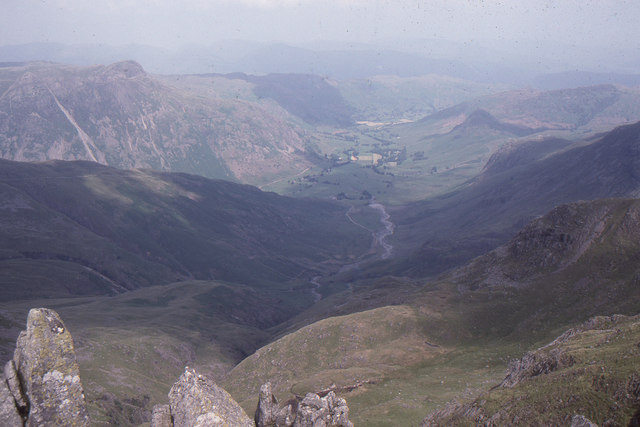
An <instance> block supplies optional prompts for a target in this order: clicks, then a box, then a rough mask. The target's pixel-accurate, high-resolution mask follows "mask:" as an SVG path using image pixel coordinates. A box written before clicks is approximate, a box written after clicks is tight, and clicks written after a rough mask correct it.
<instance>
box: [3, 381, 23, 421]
mask: <svg viewBox="0 0 640 427" xmlns="http://www.w3.org/2000/svg"><path fill="white" fill-rule="evenodd" d="M0 425H1V426H4V427H22V417H20V414H18V409H17V408H16V402H15V400H14V399H13V396H12V395H11V392H10V391H9V388H8V387H7V384H6V382H4V381H0Z"/></svg>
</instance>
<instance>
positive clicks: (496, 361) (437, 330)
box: [223, 199, 640, 426]
mask: <svg viewBox="0 0 640 427" xmlns="http://www.w3.org/2000/svg"><path fill="white" fill-rule="evenodd" d="M638 218H640V202H639V201H638V200H636V199H623V200H606V201H596V202H590V203H579V204H575V205H569V206H566V207H562V208H558V209H557V210H554V211H552V212H550V213H549V214H548V215H546V216H545V217H543V218H541V219H540V220H537V221H535V222H533V223H531V224H530V225H529V226H528V227H527V228H525V229H524V230H523V231H522V232H521V233H520V234H518V235H517V236H516V237H514V239H513V240H512V241H511V242H510V243H509V244H508V245H505V246H503V247H501V248H499V249H497V250H495V251H494V252H491V253H490V254H488V255H486V256H484V257H481V258H478V259H476V260H474V261H473V263H471V264H469V265H467V266H466V267H464V268H461V269H458V270H455V271H453V272H452V273H451V274H449V275H447V276H444V277H442V278H440V279H439V280H437V281H431V282H429V281H425V280H422V281H414V282H407V281H406V279H395V280H392V279H387V280H386V281H385V280H378V281H377V282H376V283H374V284H371V283H369V282H368V281H365V280H363V281H360V282H354V283H353V284H352V287H351V289H350V290H347V291H345V292H344V293H343V294H336V295H333V296H331V297H330V298H328V299H327V300H324V301H322V302H320V303H319V304H318V305H317V306H315V307H313V308H312V309H311V310H310V312H308V313H303V314H301V315H299V316H297V317H296V319H297V321H298V322H300V323H299V324H298V325H300V324H304V323H305V319H309V318H313V317H314V316H320V317H326V316H333V317H329V318H327V319H325V320H321V321H319V322H316V323H313V324H311V325H309V326H306V327H303V328H301V329H299V330H297V331H295V332H293V333H291V334H288V335H285V336H283V337H282V338H280V339H279V340H277V341H275V342H272V343H271V344H269V345H268V346H266V347H264V348H262V349H260V350H258V351H257V352H256V353H255V354H253V355H252V356H250V357H249V358H247V359H245V360H244V361H243V362H242V363H240V364H239V365H238V366H237V367H235V368H234V370H232V371H231V373H230V374H229V375H228V377H227V378H226V379H225V380H224V382H223V384H224V385H225V386H226V387H228V388H229V390H231V391H232V394H233V395H234V396H235V397H236V398H237V399H239V400H240V401H241V402H243V404H244V405H245V408H246V409H247V410H249V411H250V410H252V409H253V408H255V398H254V397H253V396H254V395H255V390H257V387H259V384H258V383H260V382H266V381H267V380H271V381H272V383H273V384H275V390H276V394H279V397H287V396H289V394H290V393H295V394H300V395H304V393H305V392H307V391H312V390H320V389H327V388H332V387H335V388H336V389H337V390H340V391H341V392H342V395H343V396H344V397H346V399H347V401H348V402H349V405H350V408H351V410H352V414H353V416H352V418H353V419H354V422H358V423H360V424H366V425H381V426H383V425H384V426H391V425H411V424H416V423H418V422H419V421H420V419H422V418H423V417H424V416H425V414H427V413H428V412H430V411H432V410H435V409H436V408H438V407H441V406H442V405H444V404H445V402H447V401H448V400H450V399H452V398H453V397H458V398H461V399H462V398H470V397H472V396H475V395H476V394H477V393H479V392H480V391H481V390H483V389H487V388H489V387H490V386H492V385H495V384H498V383H499V382H500V380H501V379H502V377H503V375H504V374H503V372H504V370H505V368H506V366H507V362H508V361H509V360H510V359H512V358H514V357H520V356H521V355H522V354H523V353H525V351H526V350H528V349H531V348H536V347H538V346H540V345H542V344H543V343H545V342H548V341H549V340H551V339H552V338H553V337H554V336H557V335H558V334H559V333H560V332H562V331H563V330H564V329H566V328H567V327H570V326H572V325H575V324H576V323H578V322H582V321H585V320H586V319H588V318H589V317H591V316H595V315H610V314H613V313H624V314H633V313H638V312H639V311H640V294H638V292H640V291H639V288H638V286H637V275H638V265H640V264H638V260H639V259H638V257H639V256H640V255H639V254H640V246H639V245H638V241H639V240H638V239H637V237H638V236H639V235H640V222H639V221H638ZM516 273H518V275H516ZM504 277H506V278H508V279H509V280H506V279H502V278H504ZM389 302H392V303H395V304H397V305H392V306H389V305H388V304H389ZM375 307H378V308H375ZM361 310H366V311H361ZM319 312H322V313H323V314H319ZM283 327H284V328H286V329H288V330H291V329H293V330H295V329H296V328H295V325H292V324H291V323H289V324H288V326H286V325H285V326H280V327H279V329H280V330H282V328H283ZM294 349H295V350H294ZM604 363H605V365H606V364H607V363H608V362H604ZM606 366H608V365H606ZM631 366H633V365H628V368H629V367H631ZM605 369H608V367H607V368H605ZM625 369H627V368H625ZM465 396H466V397H465ZM567 397H568V396H565V397H564V398H567ZM252 399H253V400H252Z"/></svg>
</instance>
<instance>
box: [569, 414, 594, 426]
mask: <svg viewBox="0 0 640 427" xmlns="http://www.w3.org/2000/svg"><path fill="white" fill-rule="evenodd" d="M571 427H598V424H596V423H593V422H591V421H590V420H589V419H588V418H586V417H584V416H582V415H574V417H573V418H572V419H571Z"/></svg>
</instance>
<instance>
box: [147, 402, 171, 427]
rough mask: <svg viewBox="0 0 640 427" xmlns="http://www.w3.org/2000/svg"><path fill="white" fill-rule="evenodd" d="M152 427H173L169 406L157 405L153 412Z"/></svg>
mask: <svg viewBox="0 0 640 427" xmlns="http://www.w3.org/2000/svg"><path fill="white" fill-rule="evenodd" d="M151 427H173V420H172V419H171V409H170V407H169V405H155V406H154V407H153V411H152V412H151Z"/></svg>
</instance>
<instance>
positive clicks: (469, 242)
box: [392, 122, 640, 275]
mask: <svg viewBox="0 0 640 427" xmlns="http://www.w3.org/2000/svg"><path fill="white" fill-rule="evenodd" d="M542 143H543V144H544V143H545V142H544V140H543V141H542ZM531 145H532V146H533V147H535V142H531ZM547 149H548V148H547ZM543 151H544V150H543ZM518 153H519V152H518V151H517V150H515V151H513V152H512V155H513V156H517V155H519V154H518ZM523 160H524V159H520V160H514V161H513V162H512V161H511V160H509V155H508V154H507V155H506V157H505V158H503V160H502V161H501V163H502V164H503V165H509V164H511V163H513V167H506V168H505V169H503V170H500V169H498V168H497V167H498V166H497V164H496V165H495V167H496V168H495V169H489V170H487V171H485V174H483V175H480V176H479V177H477V178H476V179H474V180H472V181H471V182H469V183H468V184H467V185H466V186H462V187H461V188H460V189H458V190H456V191H454V192H451V193H448V194H445V195H442V196H439V197H436V198H434V199H431V200H428V201H424V202H417V203H414V204H410V205H408V207H406V208H405V209H397V210H396V211H395V212H394V213H393V214H392V216H393V217H394V218H395V220H396V221H397V225H398V227H397V229H396V238H398V239H400V240H401V241H404V242H405V245H407V247H409V245H411V244H412V243H413V242H417V239H418V236H420V238H421V240H422V242H421V243H420V244H421V248H420V249H419V250H418V254H417V255H416V256H415V258H412V260H410V261H408V262H407V263H403V265H404V267H399V268H408V269H409V270H412V271H413V272H414V273H415V274H418V275H420V274H425V273H439V272H442V271H444V270H445V269H447V268H448V267H452V266H453V265H455V263H457V262H460V261H461V260H464V259H470V258H472V257H473V256H476V255H479V254H481V253H482V252H484V251H486V250H488V249H491V248H492V246H491V245H493V247H495V246H497V244H500V243H503V242H504V239H506V238H508V237H509V236H510V235H512V234H513V233H515V232H516V231H517V230H518V229H519V228H520V227H522V226H523V225H524V224H526V223H527V222H528V221H529V220H531V219H532V218H533V217H535V216H536V215H540V214H542V213H544V212H545V210H548V209H551V208H553V207H554V206H557V205H559V204H562V203H568V202H573V201H578V200H592V199H597V198H606V197H637V196H638V195H640V122H639V123H636V124H633V125H627V126H621V127H618V128H616V129H614V130H612V131H611V132H608V133H606V134H604V135H603V136H601V137H600V138H599V139H597V140H596V141H595V142H592V143H591V144H589V145H586V146H582V147H577V148H574V149H572V150H567V151H563V152H560V153H558V154H555V155H551V156H547V157H544V156H539V155H535V156H532V157H529V160H528V161H523Z"/></svg>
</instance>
